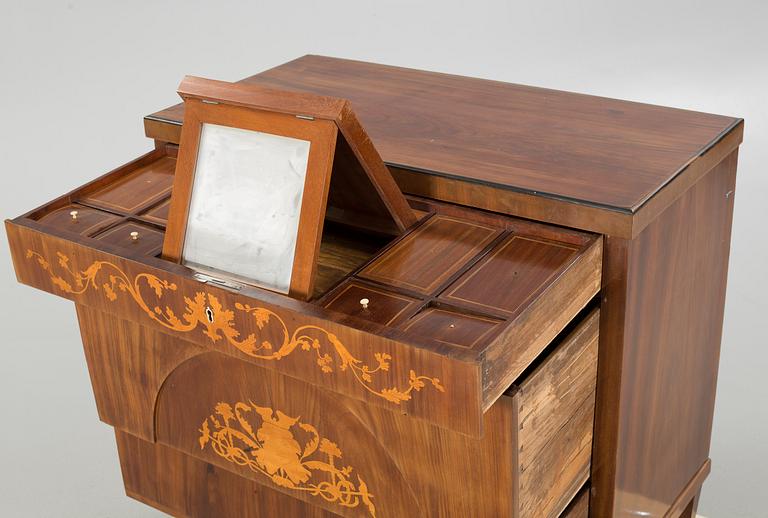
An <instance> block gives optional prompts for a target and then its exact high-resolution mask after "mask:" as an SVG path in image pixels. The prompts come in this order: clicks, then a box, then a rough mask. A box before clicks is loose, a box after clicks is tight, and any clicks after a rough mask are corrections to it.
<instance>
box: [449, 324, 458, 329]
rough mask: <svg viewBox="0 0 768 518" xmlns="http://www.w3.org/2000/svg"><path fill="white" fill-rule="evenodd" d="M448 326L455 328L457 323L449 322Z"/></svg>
mask: <svg viewBox="0 0 768 518" xmlns="http://www.w3.org/2000/svg"><path fill="white" fill-rule="evenodd" d="M448 327H450V328H451V329H453V328H454V327H456V324H449V325H448Z"/></svg>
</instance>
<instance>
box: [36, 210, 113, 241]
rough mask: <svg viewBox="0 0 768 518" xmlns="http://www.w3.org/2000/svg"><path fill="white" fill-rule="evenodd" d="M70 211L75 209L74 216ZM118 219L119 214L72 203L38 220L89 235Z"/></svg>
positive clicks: (60, 228) (55, 226)
mask: <svg viewBox="0 0 768 518" xmlns="http://www.w3.org/2000/svg"><path fill="white" fill-rule="evenodd" d="M72 211H77V214H76V217H75V218H73V217H72V214H71V213H72ZM119 220H120V216H117V215H115V214H111V213H109V212H104V211H103V210H99V209H93V208H90V207H85V206H83V205H76V204H72V205H66V206H64V207H62V208H60V209H57V210H54V211H51V212H49V213H47V214H45V215H44V216H43V217H41V218H40V219H39V220H38V221H39V222H40V223H43V224H45V225H49V226H51V227H52V228H56V229H59V230H66V231H68V232H75V233H77V234H81V235H83V236H90V235H93V234H94V233H95V232H98V231H99V230H101V229H104V228H106V227H108V226H110V225H112V224H114V223H117V222H118V221H119Z"/></svg>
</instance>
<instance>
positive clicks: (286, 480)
mask: <svg viewBox="0 0 768 518" xmlns="http://www.w3.org/2000/svg"><path fill="white" fill-rule="evenodd" d="M199 431H200V434H201V435H200V449H205V448H206V447H210V448H211V449H212V450H213V451H214V452H215V453H216V454H217V455H219V456H220V457H222V458H224V459H226V460H227V461H229V462H231V463H233V464H236V465H238V466H244V467H248V468H249V469H250V470H251V471H253V472H255V473H259V474H261V475H264V476H265V477H268V478H269V479H270V480H271V481H272V483H274V484H276V485H278V486H281V487H285V488H289V489H293V490H296V491H302V492H305V493H308V494H310V495H312V496H315V497H318V498H322V499H324V500H325V501H327V502H330V503H332V504H336V505H339V506H342V507H349V508H354V507H358V506H363V508H364V509H367V511H368V513H369V514H370V516H376V508H375V507H374V505H373V495H372V494H371V493H370V492H369V491H368V486H367V485H366V483H365V482H364V481H363V479H362V477H361V476H360V474H358V473H353V472H354V469H353V468H352V466H344V464H343V463H341V459H342V451H341V449H340V448H339V446H338V445H337V444H336V443H334V442H332V441H330V440H328V439H327V438H325V437H321V436H320V433H319V432H318V431H317V429H316V428H315V427H314V426H312V425H311V424H307V423H303V422H301V420H300V418H298V417H290V416H288V415H286V414H284V413H283V412H281V411H280V410H277V411H275V410H273V409H271V408H267V407H261V406H258V405H256V404H254V403H253V402H252V401H249V402H248V403H243V402H238V403H235V405H234V406H232V405H230V404H229V403H219V404H217V405H216V408H215V413H214V414H212V415H211V416H209V417H208V418H207V419H206V420H205V421H203V424H202V426H201V428H200V430H199Z"/></svg>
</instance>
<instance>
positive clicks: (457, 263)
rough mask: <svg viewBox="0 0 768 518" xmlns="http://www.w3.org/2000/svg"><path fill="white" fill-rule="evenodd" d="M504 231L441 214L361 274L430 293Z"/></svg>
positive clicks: (410, 234)
mask: <svg viewBox="0 0 768 518" xmlns="http://www.w3.org/2000/svg"><path fill="white" fill-rule="evenodd" d="M500 233H501V230H500V229H498V228H495V227H492V226H488V225H483V224H480V223H476V222H472V221H467V220H462V219H458V218H452V217H448V216H442V215H437V216H433V217H431V218H429V219H428V220H427V221H426V222H424V223H423V224H422V225H421V226H419V227H418V228H416V229H415V230H414V231H413V232H411V233H409V234H408V235H406V236H405V237H404V238H403V239H401V240H400V241H398V242H397V243H396V244H395V245H394V246H393V247H392V248H390V249H389V250H387V251H386V252H385V253H384V254H382V255H381V257H379V258H377V259H376V261H374V262H373V263H371V264H369V265H368V266H366V267H365V268H364V269H363V270H362V271H361V272H360V274H359V276H360V277H362V278H365V279H369V280H372V281H376V282H380V283H382V284H386V285H389V286H395V287H398V288H402V289H405V290H408V291H411V292H413V293H418V294H420V295H430V294H432V293H434V292H435V291H436V290H438V289H439V288H440V287H441V286H442V285H443V284H444V283H445V282H447V281H449V280H450V278H451V276H452V275H453V274H455V273H456V272H458V271H460V270H461V268H462V267H464V266H465V265H466V264H467V263H468V262H469V261H470V260H472V259H473V258H474V257H475V256H477V255H478V254H480V253H481V252H483V250H484V249H485V248H486V247H487V246H488V245H489V244H490V243H491V242H492V241H493V240H494V238H496V237H497V236H498V235H499V234H500Z"/></svg>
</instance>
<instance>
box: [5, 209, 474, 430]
mask: <svg viewBox="0 0 768 518" xmlns="http://www.w3.org/2000/svg"><path fill="white" fill-rule="evenodd" d="M35 224H36V223H35V222H33V221H26V222H21V221H20V222H18V223H11V222H7V224H6V230H7V233H8V237H9V240H10V242H11V245H12V250H13V257H14V264H15V265H16V267H17V268H18V269H17V276H18V278H19V280H20V281H21V282H23V283H25V284H29V285H31V286H35V287H38V288H41V289H44V290H48V291H51V292H52V293H55V294H57V295H59V296H63V297H65V298H68V299H70V300H74V301H76V302H78V303H81V304H84V305H87V306H91V307H94V308H97V309H100V310H102V311H105V312H107V313H110V314H113V315H117V316H119V317H121V318H124V319H128V320H131V321H134V322H138V323H140V324H142V325H146V326H149V327H151V328H153V329H156V330H160V331H163V332H166V333H169V334H172V335H174V336H176V337H179V338H181V339H185V340H190V341H193V342H195V343H197V344H199V345H201V346H204V347H206V348H207V349H209V350H219V351H222V352H224V353H225V354H229V355H233V356H236V357H239V358H242V359H244V360H246V361H249V362H253V363H258V364H261V365H264V366H266V367H267V368H270V369H276V370H278V371H280V372H284V373H286V374H288V375H291V376H294V377H298V378H301V379H304V380H306V381H307V382H309V383H312V384H316V385H322V386H326V387H328V388H329V389H331V390H333V391H336V392H339V393H346V394H349V395H351V396H352V397H359V398H362V399H364V400H366V401H368V402H370V403H372V404H374V405H384V406H389V405H394V406H396V407H398V408H404V409H406V408H407V410H406V411H407V412H408V413H409V414H411V415H412V416H420V417H422V418H425V419H428V420H430V421H432V422H434V423H436V424H438V423H439V424H440V426H446V427H449V428H452V429H456V430H460V431H462V432H463V433H467V434H470V435H479V434H481V433H482V430H481V427H482V419H481V417H482V411H481V410H480V407H479V401H480V380H479V374H480V364H479V363H478V359H477V355H475V354H473V353H469V352H468V351H467V350H466V349H465V348H461V347H452V346H449V345H447V344H442V343H439V342H436V341H431V340H428V339H420V338H419V337H409V336H405V335H404V334H399V335H398V334H397V333H394V334H393V333H388V332H386V331H385V328H383V327H382V326H378V325H377V324H375V323H367V325H366V326H361V327H364V329H361V328H355V327H350V326H349V325H348V323H346V324H341V323H339V322H337V320H336V319H335V315H336V314H335V313H333V312H328V311H327V310H324V309H322V308H320V307H318V306H316V305H312V304H308V303H305V302H301V301H298V300H295V299H292V298H290V297H287V296H283V295H279V294H276V293H273V292H270V291H267V290H260V289H258V288H243V289H242V290H240V291H237V292H233V291H229V290H225V289H222V288H219V287H216V286H213V285H206V284H201V283H200V282H199V281H197V280H195V279H194V278H192V277H191V276H190V273H189V270H187V269H186V268H184V267H182V266H180V265H175V264H173V263H169V262H167V261H162V260H160V259H155V258H149V257H146V258H142V261H141V262H137V261H135V260H128V259H125V258H122V257H119V256H117V255H114V254H110V253H107V252H103V251H99V250H97V249H94V248H91V247H87V246H83V245H81V244H78V243H76V242H74V241H71V240H64V239H60V238H56V237H53V236H52V235H50V234H45V233H41V232H39V231H35V230H32V229H31V228H30V226H35ZM105 246H106V245H105ZM43 254H45V255H43ZM59 254H60V255H59ZM74 258H76V259H74ZM78 272H79V273H78ZM105 286H106V287H105ZM97 288H98V289H97ZM209 308H210V313H209V312H208V311H207V309H209ZM388 335H391V336H388ZM315 340H316V341H315ZM315 345H317V347H315ZM382 364H385V367H386V368H385V367H380V366H381V365H382ZM342 366H343V368H342ZM438 401H439V403H438Z"/></svg>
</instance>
